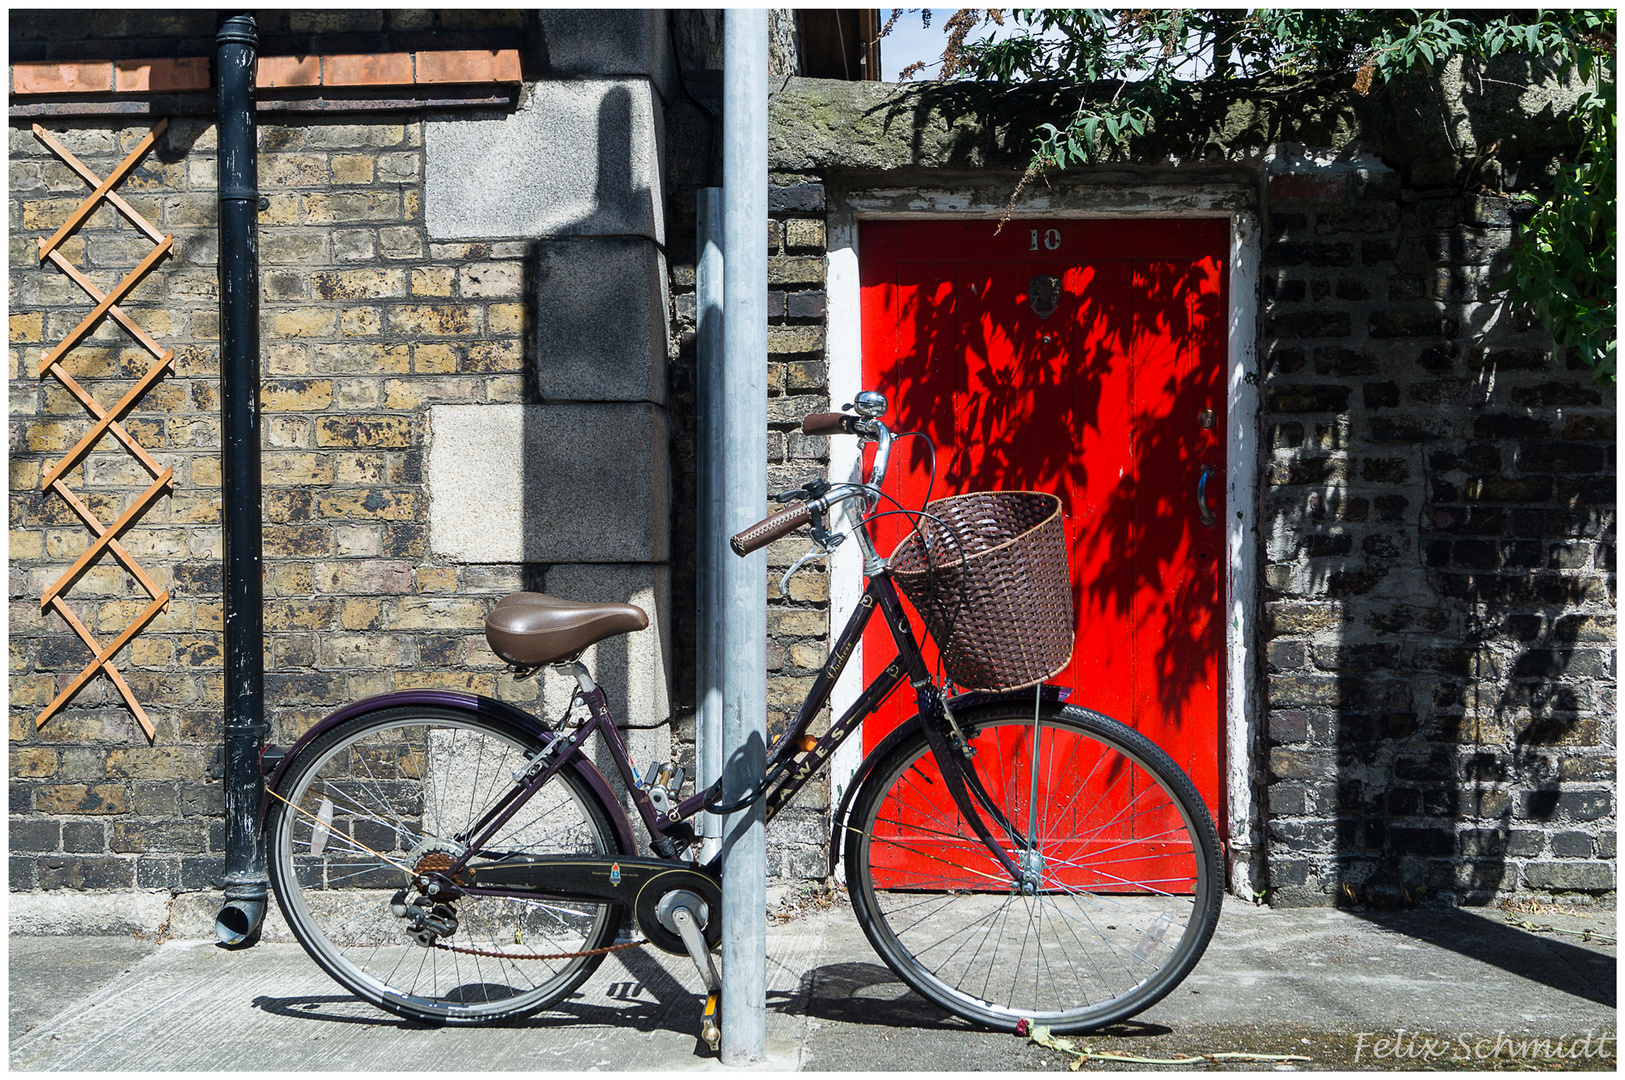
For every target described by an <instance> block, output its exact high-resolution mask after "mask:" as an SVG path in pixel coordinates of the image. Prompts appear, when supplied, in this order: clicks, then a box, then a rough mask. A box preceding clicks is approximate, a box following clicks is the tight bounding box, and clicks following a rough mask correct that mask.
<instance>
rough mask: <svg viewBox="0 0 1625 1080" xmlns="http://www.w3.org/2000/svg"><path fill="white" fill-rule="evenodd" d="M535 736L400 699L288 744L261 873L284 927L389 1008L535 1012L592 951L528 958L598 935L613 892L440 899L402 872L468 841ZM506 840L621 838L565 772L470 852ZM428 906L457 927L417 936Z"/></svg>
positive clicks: (607, 926) (430, 1017) (491, 850)
mask: <svg viewBox="0 0 1625 1080" xmlns="http://www.w3.org/2000/svg"><path fill="white" fill-rule="evenodd" d="M539 746H540V744H539V743H538V742H537V741H536V739H535V737H534V736H533V735H532V734H530V733H528V732H525V731H522V730H520V729H518V728H515V727H513V726H511V725H508V724H505V723H502V722H500V721H497V720H493V719H491V718H489V717H484V716H480V715H477V714H474V713H469V712H464V711H462V710H458V709H452V708H396V709H384V710H380V711H378V712H375V713H369V714H366V715H363V716H361V717H358V718H357V719H355V720H353V721H351V722H349V723H347V724H344V725H342V726H340V727H338V728H336V729H334V730H333V731H331V732H329V733H327V734H326V735H324V736H322V737H321V738H319V739H317V740H316V741H315V742H313V743H312V744H311V745H310V746H308V747H306V748H305V749H304V750H303V751H301V752H300V754H299V757H298V758H297V759H296V760H295V761H294V762H293V764H292V765H291V766H290V767H289V769H288V771H287V772H286V773H285V774H284V775H283V777H282V780H281V782H280V784H279V785H278V794H279V795H280V796H281V798H276V799H273V800H272V803H273V814H272V817H271V820H270V824H269V828H268V830H267V836H268V842H269V852H268V855H269V863H270V871H271V881H272V884H273V886H274V887H275V889H276V895H277V901H278V903H279V904H280V905H281V907H282V913H283V915H284V916H286V918H287V920H288V925H289V927H290V928H292V930H293V932H294V934H295V936H297V937H298V939H299V941H300V943H301V944H302V945H304V947H305V950H306V951H307V952H309V953H310V955H311V957H312V958H314V959H315V961H316V962H317V963H318V964H320V965H321V966H322V968H323V969H324V970H325V971H326V972H327V973H328V974H329V975H331V976H332V977H333V978H335V979H337V980H338V981H339V982H340V983H342V984H343V985H344V986H345V987H347V988H348V989H349V990H351V991H352V992H354V993H355V994H357V995H359V996H361V997H363V998H365V999H366V1000H368V1001H371V1002H373V1003H374V1004H376V1005H379V1006H381V1007H382V1008H384V1009H387V1010H389V1011H390V1012H393V1013H397V1014H399V1015H401V1016H406V1017H411V1018H413V1019H417V1020H425V1021H429V1022H431V1023H450V1024H472V1023H483V1022H487V1021H492V1020H499V1019H503V1018H505V1017H516V1016H525V1015H528V1014H530V1013H533V1012H536V1011H537V1010H539V1009H542V1008H545V1007H546V1006H548V1005H550V1004H552V1003H554V1002H556V1001H558V1000H560V999H561V998H563V997H565V996H566V995H568V994H569V993H570V992H571V991H573V990H574V989H575V988H576V987H578V986H580V985H581V983H582V982H584V981H585V980H586V979H587V977H588V976H590V975H591V974H592V973H593V971H594V970H595V969H596V968H597V966H598V964H599V963H600V962H601V961H602V959H603V957H602V955H599V956H573V957H566V958H560V959H539V957H540V956H544V955H548V954H553V953H579V952H583V951H586V950H590V949H597V948H602V947H604V946H606V945H609V944H610V943H612V942H613V941H614V940H615V934H616V932H617V930H618V929H619V928H620V924H621V913H622V908H621V907H620V906H618V905H611V904H597V903H591V902H561V901H554V900H540V899H526V898H519V897H493V896H463V897H461V898H459V899H457V900H455V901H452V902H451V903H449V904H441V905H436V904H433V903H430V902H429V900H430V898H427V897H424V896H422V894H421V893H420V892H419V890H417V889H416V888H415V887H414V886H413V879H414V875H415V874H416V873H421V872H422V871H424V870H427V869H435V868H444V867H445V866H447V865H449V864H450V862H451V861H452V860H453V859H455V858H458V857H461V856H462V855H463V854H464V853H465V852H466V850H467V841H469V840H470V839H472V837H470V836H469V835H468V832H469V830H470V827H471V826H472V825H473V823H474V822H476V821H478V820H479V819H480V816H481V815H482V814H483V813H484V812H485V811H486V810H487V809H488V808H489V807H490V806H491V805H492V804H493V803H494V802H495V801H496V800H497V799H499V798H500V797H501V796H502V795H503V794H505V793H507V792H508V791H510V790H511V789H512V788H513V786H514V778H515V774H516V772H518V773H523V771H524V769H525V767H526V765H527V758H528V757H529V756H530V755H531V754H534V753H535V752H536V750H537V749H539ZM284 799H285V800H286V802H284V801H283V800H284ZM518 854H523V855H549V854H597V855H604V854H621V851H620V845H619V843H618V841H617V838H616V834H615V830H614V828H613V827H612V826H611V824H610V819H609V815H608V813H607V812H606V811H605V809H604V807H603V806H602V804H601V803H600V802H599V800H598V797H597V796H596V795H595V794H594V793H593V792H592V790H591V789H590V788H588V787H587V785H586V784H585V783H584V782H582V781H581V780H580V779H578V778H577V777H576V776H575V775H574V774H573V773H571V772H569V771H564V772H561V773H559V774H558V775H557V776H555V777H554V778H553V779H552V780H550V781H548V783H547V784H546V785H544V786H543V787H542V789H541V790H540V791H538V792H537V793H536V794H535V795H534V796H533V797H532V798H531V799H530V800H529V801H528V802H526V803H525V804H524V805H523V806H521V807H520V808H519V811H518V812H517V813H516V814H514V816H513V817H512V818H511V819H509V821H508V822H507V823H506V824H504V825H503V826H502V827H501V829H499V830H498V832H497V833H496V835H495V836H493V837H492V838H491V839H490V840H489V841H487V842H486V844H485V845H484V847H483V848H482V850H481V851H480V852H478V853H477V854H476V855H475V856H474V857H473V858H472V859H471V860H470V862H471V864H472V865H476V866H477V865H478V864H479V863H480V862H489V861H492V860H494V859H499V858H502V857H504V856H508V855H518ZM403 910H405V911H406V914H405V915H403V914H401V912H402V911H403ZM425 920H430V921H432V922H433V925H435V926H437V927H438V928H439V930H442V931H443V930H445V929H447V928H452V927H454V928H453V929H451V932H450V933H440V932H438V931H437V932H436V933H432V934H427V935H424V934H423V933H422V932H421V927H422V924H423V922H424V921H425ZM414 924H416V925H414ZM414 931H416V933H414ZM424 937H426V938H428V939H429V940H430V943H429V944H424V943H422V941H421V940H420V938H424Z"/></svg>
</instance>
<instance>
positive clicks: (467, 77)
mask: <svg viewBox="0 0 1625 1080" xmlns="http://www.w3.org/2000/svg"><path fill="white" fill-rule="evenodd" d="M115 76H116V78H115ZM11 77H12V93H13V94H15V95H18V96H28V95H35V94H105V93H107V92H108V91H109V90H112V91H115V92H117V93H120V94H151V93H175V92H179V91H201V90H207V89H209V87H210V85H211V78H210V71H209V58H208V57H206V56H188V57H182V58H180V59H154V60H119V61H117V62H116V63H109V62H108V61H105V60H99V61H85V62H79V63H66V64H58V63H46V62H39V63H35V62H28V63H19V64H13V65H12V66H11ZM521 78H522V76H521V74H520V70H519V50H517V49H497V50H486V49H463V50H449V51H445V52H421V53H404V52H400V53H362V54H345V55H337V56H262V57H260V59H259V69H258V74H257V77H256V79H255V83H256V85H258V86H259V87H260V89H262V90H273V89H277V88H281V87H290V86H334V87H338V86H411V85H413V84H414V83H428V84H432V83H516V82H519V81H520V79H521Z"/></svg>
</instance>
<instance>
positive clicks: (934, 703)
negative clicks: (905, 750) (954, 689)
mask: <svg viewBox="0 0 1625 1080" xmlns="http://www.w3.org/2000/svg"><path fill="white" fill-rule="evenodd" d="M916 691H917V695H918V699H919V708H920V716H921V717H922V718H923V720H924V725H923V726H924V728H925V741H926V744H927V745H928V746H930V747H931V752H932V754H934V755H935V756H936V759H937V763H938V765H940V766H941V767H942V779H943V783H944V784H945V785H946V786H947V788H948V794H949V795H951V796H952V797H953V800H954V806H955V807H957V808H958V810H959V814H960V816H961V817H962V818H964V819H965V821H966V822H967V823H968V824H969V825H970V827H971V829H972V831H974V832H975V833H976V837H977V839H979V840H981V842H982V846H984V847H986V848H987V850H988V851H989V852H991V853H992V855H993V857H994V858H995V859H996V860H997V861H998V863H999V865H1000V866H1003V867H1004V870H1005V873H1007V874H1009V875H1010V880H1011V882H1012V883H1013V884H1014V885H1015V886H1016V887H1017V888H1018V889H1020V890H1021V891H1022V892H1023V893H1032V892H1036V891H1037V890H1038V888H1039V887H1040V885H1041V884H1042V883H1041V881H1040V880H1039V879H1038V877H1037V875H1036V874H1035V873H1034V872H1033V870H1032V866H1033V864H1035V863H1036V859H1034V858H1032V857H1031V855H1032V854H1035V853H1036V849H1037V845H1038V838H1037V837H1036V836H1032V837H1024V836H1022V835H1021V833H1020V832H1019V831H1017V829H1016V827H1015V825H1014V824H1012V823H1011V822H1010V820H1009V818H1007V817H1005V815H1004V812H1003V811H1001V810H1000V809H999V808H998V805H997V804H995V803H994V801H993V799H992V798H991V797H990V796H989V795H988V793H987V791H986V789H984V788H983V787H982V781H981V779H980V778H979V777H978V776H977V775H976V770H975V769H973V768H969V767H967V765H966V764H964V763H965V762H967V761H968V759H969V756H970V755H969V753H968V751H969V746H968V744H965V749H964V750H963V751H961V750H957V749H956V748H955V747H954V746H952V745H950V743H949V738H948V734H947V730H946V729H947V727H948V724H949V723H951V720H950V715H951V714H949V713H948V712H947V709H946V706H945V705H944V704H943V700H942V695H941V694H940V693H938V691H937V689H936V687H934V686H932V685H930V684H929V683H926V684H925V685H923V686H917V687H916ZM954 730H955V731H956V732H957V730H958V725H957V724H956V725H954ZM954 741H955V742H961V740H960V739H959V738H958V737H957V736H956V737H955V739H954ZM1036 797H1037V796H1036V793H1034V794H1033V795H1032V796H1030V798H1032V799H1036ZM978 805H980V807H981V808H982V810H984V811H985V812H986V813H987V816H988V817H990V818H992V819H993V821H994V823H995V824H996V825H998V827H999V828H1000V829H1001V830H1002V831H1003V832H1004V834H1005V835H1006V836H1008V837H1009V838H1010V842H1011V843H1012V844H1013V845H1014V846H1015V848H1016V850H1017V851H1020V852H1022V864H1023V865H1017V863H1016V861H1015V860H1014V859H1012V858H1011V857H1010V853H1009V852H1008V851H1006V850H1005V849H1004V845H1003V844H1001V843H999V842H998V840H996V839H994V836H993V833H992V832H991V831H990V830H989V829H988V827H987V824H986V823H985V822H984V821H983V820H982V815H981V814H980V813H978V812H977V807H978Z"/></svg>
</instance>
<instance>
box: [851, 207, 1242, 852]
mask: <svg viewBox="0 0 1625 1080" xmlns="http://www.w3.org/2000/svg"><path fill="white" fill-rule="evenodd" d="M860 239H861V246H860V256H859V267H860V276H861V285H862V312H863V385H864V387H865V388H872V389H877V390H880V391H881V392H883V393H884V394H886V396H887V398H888V399H889V400H890V402H891V412H890V414H889V415H888V417H887V420H888V422H889V423H891V424H892V425H893V426H894V427H895V428H896V429H897V430H899V431H913V430H918V431H924V432H925V433H927V434H928V435H930V437H931V439H932V441H933V442H934V443H935V444H936V446H937V448H938V449H937V455H938V456H937V474H936V483H935V488H934V490H932V492H931V497H932V498H940V497H942V496H944V495H948V494H955V493H959V492H964V491H976V490H991V489H1027V490H1037V491H1049V492H1053V493H1055V494H1056V495H1059V496H1060V497H1061V500H1062V502H1063V504H1064V507H1065V512H1066V525H1067V540H1068V545H1069V550H1070V553H1071V571H1072V589H1073V608H1074V611H1075V612H1076V618H1077V638H1076V647H1075V648H1074V651H1073V657H1072V662H1071V665H1070V666H1069V667H1068V668H1067V670H1065V671H1063V672H1061V673H1060V674H1058V675H1056V676H1055V677H1054V678H1053V679H1052V680H1051V681H1052V682H1055V683H1059V684H1060V685H1063V686H1070V687H1072V688H1073V696H1072V699H1071V700H1072V701H1073V702H1075V703H1077V704H1081V705H1085V706H1088V707H1089V708H1093V709H1096V710H1098V711H1100V712H1103V713H1106V714H1107V715H1108V716H1112V717H1115V718H1116V719H1119V720H1122V721H1123V722H1125V723H1127V724H1129V725H1131V726H1132V727H1135V728H1137V729H1138V730H1139V731H1141V732H1142V733H1144V734H1145V735H1147V736H1148V737H1149V738H1150V739H1152V741H1154V742H1156V743H1157V744H1158V745H1159V746H1161V747H1162V748H1163V749H1164V750H1166V751H1167V752H1168V753H1169V754H1170V755H1171V756H1172V757H1173V758H1174V760H1175V761H1177V762H1178V763H1179V764H1180V766H1181V767H1182V768H1184V769H1185V771H1186V772H1187V773H1188V774H1189V775H1190V777H1191V779H1192V780H1194V781H1195V783H1196V787H1197V790H1198V791H1200V792H1201V793H1202V796H1203V798H1205V799H1206V800H1207V804H1208V807H1209V809H1210V810H1211V811H1213V815H1214V818H1215V819H1216V820H1218V821H1223V820H1225V818H1224V815H1223V813H1222V810H1223V805H1222V791H1221V787H1220V783H1219V777H1220V775H1221V768H1220V740H1219V731H1220V725H1219V712H1220V708H1221V703H1222V702H1223V700H1224V688H1223V682H1222V679H1223V671H1224V665H1223V664H1222V663H1221V658H1222V655H1223V652H1224V629H1223V625H1224V624H1223V619H1222V617H1221V612H1220V598H1221V596H1222V595H1223V587H1222V582H1221V580H1220V574H1221V573H1223V566H1224V563H1225V551H1226V547H1225V526H1224V519H1225V510H1224V486H1225V485H1224V476H1225V459H1224V452H1225V439H1224V433H1225V430H1226V426H1225V425H1226V416H1225V391H1226V387H1225V372H1226V371H1227V370H1228V364H1227V362H1226V361H1227V358H1226V314H1227V310H1228V298H1227V296H1226V292H1225V280H1226V259H1227V253H1228V249H1229V225H1228V222H1225V221H1214V220H1157V221H1134V222H1125V221H1110V222H1108V221H1092V220H1048V221H1012V222H1010V223H1009V224H1007V225H1006V226H1005V227H1004V229H1003V230H1002V231H1001V232H999V233H998V234H997V235H995V234H994V223H993V222H991V221H985V220H983V221H959V222H943V221H931V222H913V221H910V222H893V221H885V222H865V223H864V224H863V225H862V233H861V236H860ZM871 453H872V451H871ZM892 461H893V464H892V466H891V471H890V474H889V476H888V478H887V483H886V487H887V490H888V492H889V493H890V494H891V495H892V496H893V497H894V498H896V499H897V500H898V501H899V502H901V503H902V504H903V505H904V506H907V507H910V508H913V507H918V506H920V505H921V504H922V503H923V501H924V499H925V497H926V491H927V483H928V480H929V476H930V472H929V467H928V461H927V458H926V457H925V455H924V453H923V450H922V446H921V443H920V441H919V440H905V441H903V442H901V443H899V444H898V447H897V450H896V451H894V453H893V458H892ZM1204 469H1207V470H1210V473H1209V475H1210V477H1211V479H1210V480H1209V481H1208V482H1207V484H1206V490H1205V496H1206V503H1207V506H1208V507H1209V510H1210V513H1211V515H1212V522H1211V524H1208V523H1205V515H1203V514H1202V512H1201V510H1200V508H1199V506H1198V502H1197V489H1198V485H1199V482H1200V479H1201V476H1202V473H1203V470H1204ZM905 528H906V525H905V523H904V521H903V519H901V518H897V517H893V518H888V519H884V520H883V521H881V522H880V523H879V525H878V528H877V535H878V536H879V538H880V541H881V543H880V548H881V552H882V553H883V554H884V553H888V552H889V551H890V550H891V548H892V547H893V546H895V544H896V543H897V541H898V540H899V539H901V536H902V534H903V530H904V529H905ZM915 627H916V633H917V634H918V633H919V627H920V623H919V621H918V619H916V620H915ZM892 653H893V646H892V645H891V642H890V640H889V636H888V634H887V632H886V630H885V628H884V627H883V626H881V625H879V624H878V623H877V624H876V625H874V626H872V627H871V628H870V630H869V632H868V634H867V636H866V637H865V642H864V675H865V677H866V678H870V679H872V678H873V677H875V675H877V674H878V673H879V671H880V669H881V668H882V667H884V666H885V664H886V662H887V661H889V659H890V658H891V656H892ZM928 656H929V657H930V658H931V659H932V660H933V661H934V659H935V655H934V651H929V650H928ZM905 689H906V688H905ZM912 701H913V696H912V694H907V693H904V692H899V693H897V694H894V695H893V698H892V701H891V702H889V703H888V705H887V708H886V710H885V711H884V712H883V713H882V714H880V715H878V716H876V717H874V718H871V719H870V720H869V722H868V723H867V724H866V725H865V732H864V747H865V750H868V749H871V748H872V747H873V746H874V745H875V744H876V743H877V742H878V741H879V739H880V738H881V737H882V736H884V735H885V734H886V732H887V731H889V730H891V728H892V727H893V726H895V725H896V724H897V723H899V722H900V721H901V720H902V719H903V718H905V717H906V716H908V715H910V714H912V712H913V705H912Z"/></svg>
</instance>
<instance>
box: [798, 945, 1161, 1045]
mask: <svg viewBox="0 0 1625 1080" xmlns="http://www.w3.org/2000/svg"><path fill="white" fill-rule="evenodd" d="M767 996H768V1002H767V1007H768V1008H769V1009H776V1010H777V1011H781V1012H796V1011H798V1010H797V1009H796V1008H795V1004H796V1003H797V1002H804V1005H803V1006H802V1009H801V1010H800V1011H802V1012H804V1014H805V1015H806V1016H808V1017H810V1018H812V1019H814V1020H820V1021H825V1022H833V1023H842V1024H861V1025H864V1026H867V1027H892V1028H912V1029H915V1030H923V1031H965V1032H972V1031H982V1030H984V1029H982V1028H980V1027H978V1026H977V1025H975V1024H972V1023H970V1022H969V1021H966V1020H961V1019H960V1018H959V1017H956V1016H951V1015H949V1014H948V1013H945V1012H943V1011H942V1009H940V1008H939V1007H937V1006H936V1005H933V1004H932V1003H931V1002H929V1001H927V1000H926V999H925V998H923V997H921V996H920V995H919V994H916V993H915V992H914V991H913V990H911V989H909V987H908V986H907V985H906V984H904V983H903V981H902V980H901V979H899V978H898V977H897V976H896V975H894V974H892V971H891V969H890V968H888V967H886V966H885V965H884V964H877V963H871V962H866V961H848V962H843V963H838V964H825V965H823V966H822V967H816V968H812V969H810V970H809V971H807V972H806V973H804V974H803V975H802V976H801V985H800V986H799V987H797V988H796V990H795V991H793V992H788V991H779V992H774V991H769V992H768V995H767ZM775 998H777V999H780V1000H778V1001H777V1002H776V1001H775V1000H774V999H775ZM1172 1031H1173V1029H1172V1028H1169V1027H1165V1026H1163V1025H1161V1024H1146V1023H1141V1022H1139V1021H1137V1020H1125V1021H1122V1022H1120V1023H1116V1024H1109V1025H1107V1026H1106V1027H1102V1028H1098V1029H1096V1030H1095V1031H1093V1032H1091V1034H1094V1035H1102V1036H1115V1037H1119V1038H1125V1037H1135V1038H1139V1037H1146V1036H1152V1035H1168V1034H1171V1033H1172Z"/></svg>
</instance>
